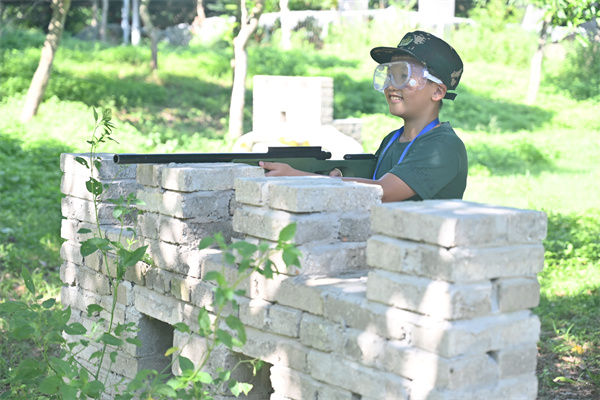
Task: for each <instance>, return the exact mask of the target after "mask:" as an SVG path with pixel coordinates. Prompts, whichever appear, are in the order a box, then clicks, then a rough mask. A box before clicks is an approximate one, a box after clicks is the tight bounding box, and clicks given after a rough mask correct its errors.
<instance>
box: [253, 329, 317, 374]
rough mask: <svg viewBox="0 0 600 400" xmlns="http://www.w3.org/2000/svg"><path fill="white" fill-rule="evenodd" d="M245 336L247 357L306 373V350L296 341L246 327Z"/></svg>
mask: <svg viewBox="0 0 600 400" xmlns="http://www.w3.org/2000/svg"><path fill="white" fill-rule="evenodd" d="M246 336H247V338H248V339H247V341H246V344H245V345H244V354H246V355H247V356H250V357H255V358H259V359H261V360H263V361H265V362H268V363H270V364H273V365H282V366H284V367H288V368H294V369H295V370H297V371H300V372H305V373H306V372H308V370H307V363H306V354H307V352H308V348H306V347H305V346H303V345H302V344H301V343H299V342H298V340H295V339H291V338H287V337H285V336H281V335H276V334H273V333H266V332H262V331H260V330H258V329H255V328H252V327H246Z"/></svg>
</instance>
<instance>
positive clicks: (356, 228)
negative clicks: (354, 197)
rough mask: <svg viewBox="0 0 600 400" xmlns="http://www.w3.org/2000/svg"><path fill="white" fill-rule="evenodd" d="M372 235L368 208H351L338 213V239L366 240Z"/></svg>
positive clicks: (350, 240)
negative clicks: (364, 209) (351, 209)
mask: <svg viewBox="0 0 600 400" xmlns="http://www.w3.org/2000/svg"><path fill="white" fill-rule="evenodd" d="M372 235H373V231H372V230H371V212H370V211H369V210H367V211H360V210H353V211H350V212H347V213H342V214H341V215H340V233H339V240H340V241H342V242H366V241H367V240H368V239H369V237H371V236H372Z"/></svg>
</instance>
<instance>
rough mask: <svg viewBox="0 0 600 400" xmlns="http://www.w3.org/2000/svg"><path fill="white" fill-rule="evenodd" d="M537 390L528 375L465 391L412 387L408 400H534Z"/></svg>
mask: <svg viewBox="0 0 600 400" xmlns="http://www.w3.org/2000/svg"><path fill="white" fill-rule="evenodd" d="M537 388H538V381H537V377H536V376H535V375H534V374H529V375H521V376H519V377H517V378H512V379H503V380H500V381H497V382H494V383H491V384H488V385H486V386H483V387H472V388H468V389H465V390H437V389H435V388H431V387H427V386H424V385H413V386H412V388H411V397H410V398H411V399H415V400H456V399H460V400H481V399H490V400H492V399H493V400H504V399H519V400H535V399H536V398H537V391H538V389H537Z"/></svg>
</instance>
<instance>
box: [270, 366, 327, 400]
mask: <svg viewBox="0 0 600 400" xmlns="http://www.w3.org/2000/svg"><path fill="white" fill-rule="evenodd" d="M271 384H272V386H273V390H274V391H275V393H277V394H278V396H283V398H288V399H317V398H318V397H317V393H318V392H319V388H320V387H322V386H323V384H322V383H320V382H318V381H316V380H314V379H313V378H312V377H311V376H310V375H308V374H305V373H302V372H299V371H296V370H294V369H290V368H288V367H284V366H281V365H274V366H273V367H271Z"/></svg>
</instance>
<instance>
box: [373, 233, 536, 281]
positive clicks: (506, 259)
mask: <svg viewBox="0 0 600 400" xmlns="http://www.w3.org/2000/svg"><path fill="white" fill-rule="evenodd" d="M366 254H367V264H368V265H369V266H371V267H375V268H380V269H385V270H387V271H392V272H402V273H405V274H410V275H416V276H423V277H426V278H431V279H440V280H445V281H449V282H476V281H481V280H485V279H495V278H500V277H517V276H523V275H531V274H535V273H538V272H541V271H542V269H543V267H544V246H543V245H542V244H541V243H538V244H523V245H511V246H499V247H452V248H449V249H448V248H445V247H440V246H435V245H430V244H427V243H418V242H413V241H409V240H401V239H395V238H390V237H387V236H382V235H374V236H372V237H370V238H369V239H368V241H367V249H366Z"/></svg>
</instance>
